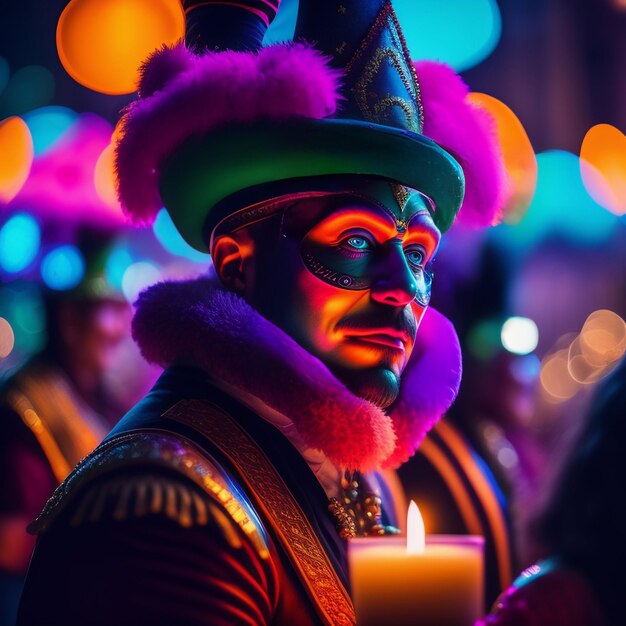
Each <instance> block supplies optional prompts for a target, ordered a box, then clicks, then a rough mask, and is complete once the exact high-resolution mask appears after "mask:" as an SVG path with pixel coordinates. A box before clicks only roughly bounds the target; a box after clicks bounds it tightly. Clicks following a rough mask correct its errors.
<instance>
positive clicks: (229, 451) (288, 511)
mask: <svg viewBox="0 0 626 626" xmlns="http://www.w3.org/2000/svg"><path fill="white" fill-rule="evenodd" d="M164 417H168V418H170V419H173V420H176V421H178V422H180V423H183V424H186V425H188V426H191V427H192V428H194V429H196V430H197V431H198V432H200V433H201V434H203V435H204V436H205V437H207V438H208V439H209V441H211V442H212V443H213V444H214V445H216V446H217V447H218V448H219V449H220V451H221V452H222V453H223V454H224V455H226V456H227V457H228V458H229V459H230V460H231V462H232V463H233V464H234V466H235V467H237V468H242V471H241V478H242V481H243V482H245V483H246V484H247V485H248V487H249V489H250V493H251V495H252V496H253V497H254V499H255V504H256V505H257V506H258V508H259V510H260V511H262V512H263V513H264V514H265V518H266V519H267V520H268V521H269V522H270V523H271V525H272V527H273V528H274V531H275V533H276V535H277V536H278V538H279V539H280V540H281V545H282V546H283V548H284V549H285V551H286V552H287V553H288V554H289V555H290V557H291V562H292V563H293V564H294V566H295V568H296V570H297V571H298V573H299V575H300V579H301V581H302V583H303V585H304V587H305V588H306V589H307V591H308V593H309V595H310V597H311V599H312V600H313V603H314V605H315V606H316V607H317V608H318V610H319V612H320V615H321V617H323V619H324V621H325V623H327V624H329V625H333V626H351V625H354V624H355V619H356V618H355V616H354V609H353V607H352V602H351V600H350V597H349V596H348V594H347V592H346V590H345V589H344V587H343V585H342V584H341V582H340V581H339V579H338V577H337V574H336V572H335V570H334V568H333V566H332V565H331V563H330V561H329V560H328V557H327V555H326V553H325V551H324V548H323V547H322V546H321V544H320V542H319V539H318V538H317V536H316V534H315V532H314V531H313V528H312V527H311V525H310V523H309V521H308V520H307V519H306V517H305V515H304V513H303V512H302V510H301V509H300V506H299V505H298V503H297V502H296V500H295V499H294V497H293V496H292V495H291V492H290V491H289V489H288V488H287V486H286V485H285V483H284V482H283V479H282V478H281V477H280V475H279V474H278V472H277V471H276V469H275V468H274V466H273V465H272V464H271V463H270V461H269V459H268V458H267V457H266V456H265V453H264V452H263V451H262V450H261V448H259V446H258V445H257V444H256V442H255V441H254V440H253V439H252V438H251V437H250V436H249V435H248V434H247V433H246V432H245V431H243V430H242V429H241V428H240V427H239V425H238V424H237V423H236V422H235V421H234V420H233V419H232V418H231V417H230V416H229V415H228V414H227V413H226V412H225V411H223V410H222V409H221V408H219V407H217V406H216V405H214V404H212V403H210V402H207V401H202V400H184V401H181V402H179V403H178V404H176V405H175V406H173V407H172V408H171V409H170V410H169V411H167V412H166V413H165V414H164ZM243 468H245V469H243Z"/></svg>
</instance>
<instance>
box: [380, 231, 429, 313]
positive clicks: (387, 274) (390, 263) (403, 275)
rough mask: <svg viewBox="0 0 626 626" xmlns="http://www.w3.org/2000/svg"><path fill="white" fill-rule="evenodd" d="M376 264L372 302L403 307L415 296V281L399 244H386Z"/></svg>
mask: <svg viewBox="0 0 626 626" xmlns="http://www.w3.org/2000/svg"><path fill="white" fill-rule="evenodd" d="M386 247H387V249H386V250H385V254H384V255H381V258H380V259H379V263H378V264H377V268H376V269H377V273H376V277H375V279H374V282H373V283H372V286H371V289H370V293H371V297H372V300H374V301H376V302H380V303H382V304H389V305H391V306H405V305H407V304H409V302H411V301H412V300H413V299H414V298H415V296H416V295H417V281H416V279H415V276H414V274H413V272H412V271H411V268H410V266H409V264H408V262H407V260H406V257H405V256H404V251H403V250H402V244H401V243H400V242H398V243H395V242H390V243H389V244H387V246H386Z"/></svg>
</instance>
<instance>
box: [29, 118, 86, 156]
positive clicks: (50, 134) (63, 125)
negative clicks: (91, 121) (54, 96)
mask: <svg viewBox="0 0 626 626" xmlns="http://www.w3.org/2000/svg"><path fill="white" fill-rule="evenodd" d="M77 118H78V113H76V112H75V111H72V109H68V108H67V107H61V106H47V107H42V108H40V109H35V110H34V111H29V112H28V113H25V114H24V121H25V122H26V125H27V126H28V128H29V130H30V134H31V136H32V138H33V148H34V151H35V156H37V155H40V154H41V153H42V152H45V151H46V150H47V149H48V148H50V147H51V146H52V145H53V144H54V142H55V141H57V140H58V139H59V138H60V137H61V136H62V135H63V133H65V132H66V131H68V130H69V129H70V128H71V127H72V125H73V124H74V123H75V122H76V120H77Z"/></svg>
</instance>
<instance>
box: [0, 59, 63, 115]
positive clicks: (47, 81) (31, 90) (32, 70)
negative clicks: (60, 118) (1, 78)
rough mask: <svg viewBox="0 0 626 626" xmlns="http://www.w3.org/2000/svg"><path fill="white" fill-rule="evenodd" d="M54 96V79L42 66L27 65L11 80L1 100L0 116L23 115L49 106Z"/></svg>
mask: <svg viewBox="0 0 626 626" xmlns="http://www.w3.org/2000/svg"><path fill="white" fill-rule="evenodd" d="M53 96H54V78H53V76H52V74H51V73H50V71H49V70H47V69H46V68H45V67H42V66H41V65H27V66H26V67H22V68H20V69H19V70H17V71H16V72H15V73H14V74H13V75H12V76H11V77H10V78H9V81H8V83H7V86H6V87H5V89H4V91H3V92H2V98H1V99H0V116H1V117H6V116H9V115H22V114H23V113H26V111H31V110H32V109H37V108H39V107H42V106H45V105H46V104H48V103H49V102H50V101H51V100H52V98H53Z"/></svg>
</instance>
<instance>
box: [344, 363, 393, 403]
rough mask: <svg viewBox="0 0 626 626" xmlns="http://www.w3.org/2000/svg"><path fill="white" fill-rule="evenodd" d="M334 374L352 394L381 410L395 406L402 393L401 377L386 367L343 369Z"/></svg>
mask: <svg viewBox="0 0 626 626" xmlns="http://www.w3.org/2000/svg"><path fill="white" fill-rule="evenodd" d="M334 373H335V376H337V378H339V380H341V382H342V383H343V384H344V385H345V386H346V387H347V388H348V389H349V390H350V391H351V392H352V393H354V394H355V395H357V396H359V397H360V398H363V399H364V400H367V401H368V402H371V403H372V404H375V405H376V406H377V407H379V408H381V409H386V408H387V407H388V406H390V405H391V404H393V403H394V402H395V401H396V399H397V397H398V394H399V393H400V379H399V377H398V376H396V374H394V373H393V372H392V371H391V370H390V369H387V368H385V367H373V368H369V369H360V370H348V369H342V370H337V371H335V372H334Z"/></svg>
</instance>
